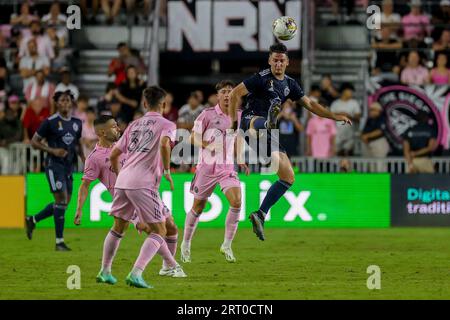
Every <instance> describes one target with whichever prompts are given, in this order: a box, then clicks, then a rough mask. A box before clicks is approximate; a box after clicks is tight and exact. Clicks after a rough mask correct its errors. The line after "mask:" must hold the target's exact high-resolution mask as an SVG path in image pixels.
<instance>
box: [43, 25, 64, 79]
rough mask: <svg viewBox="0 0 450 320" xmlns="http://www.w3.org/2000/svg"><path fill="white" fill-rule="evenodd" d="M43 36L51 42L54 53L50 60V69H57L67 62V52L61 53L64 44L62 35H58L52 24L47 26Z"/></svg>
mask: <svg viewBox="0 0 450 320" xmlns="http://www.w3.org/2000/svg"><path fill="white" fill-rule="evenodd" d="M45 37H47V38H48V40H49V42H50V43H51V44H52V48H53V52H54V53H55V58H54V59H53V61H52V69H53V70H55V71H57V70H58V69H60V68H62V67H64V66H65V65H66V64H67V62H66V55H67V54H63V49H64V48H65V46H66V43H65V40H64V38H63V37H60V36H58V34H57V32H56V29H55V28H54V27H52V26H50V27H48V28H47V33H46V34H45Z"/></svg>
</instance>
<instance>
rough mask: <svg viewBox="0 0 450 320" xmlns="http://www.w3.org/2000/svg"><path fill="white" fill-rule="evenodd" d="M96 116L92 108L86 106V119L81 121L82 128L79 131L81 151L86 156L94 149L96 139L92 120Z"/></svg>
mask: <svg viewBox="0 0 450 320" xmlns="http://www.w3.org/2000/svg"><path fill="white" fill-rule="evenodd" d="M96 118H97V117H96V114H95V110H94V108H92V107H89V108H87V109H86V121H85V122H84V123H83V130H82V131H81V145H82V146H83V152H84V154H85V155H86V156H88V155H89V154H90V153H91V152H92V150H94V148H95V144H96V143H97V141H98V138H97V135H96V134H95V128H94V121H95V119H96Z"/></svg>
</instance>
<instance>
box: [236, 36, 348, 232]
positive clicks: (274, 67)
mask: <svg viewBox="0 0 450 320" xmlns="http://www.w3.org/2000/svg"><path fill="white" fill-rule="evenodd" d="M268 62H269V65H270V68H269V69H265V70H263V71H261V72H259V73H257V74H255V75H253V76H251V77H250V78H248V79H246V80H244V81H243V82H241V83H240V84H239V85H237V86H236V88H234V89H233V91H232V92H231V97H230V100H231V101H230V115H231V118H232V121H233V126H232V128H233V129H237V124H238V113H237V109H238V104H239V101H241V98H242V97H243V96H247V104H246V106H245V108H244V110H243V112H242V116H241V119H240V128H241V129H242V130H243V131H244V132H245V131H247V130H249V129H253V130H256V131H258V130H264V129H265V130H267V131H266V132H263V134H266V137H267V140H266V141H267V148H268V150H269V151H270V156H271V160H272V161H275V162H276V163H277V164H278V168H277V175H278V177H279V180H278V181H277V182H275V183H274V184H273V185H272V186H271V187H270V189H269V190H268V191H267V194H266V197H265V198H264V200H263V202H262V203H261V206H260V208H259V210H257V211H255V212H253V213H251V214H250V217H249V218H250V220H251V222H252V224H253V231H254V232H255V233H256V236H257V237H258V238H259V239H260V240H264V238H265V237H264V220H265V217H266V214H267V212H269V210H270V208H271V207H272V206H273V205H274V204H275V203H276V202H277V201H278V200H279V199H280V198H281V197H282V196H283V194H284V193H285V192H286V191H287V190H288V189H289V188H290V187H291V186H292V184H293V183H294V170H293V169H292V164H291V162H290V160H289V158H288V156H287V155H286V151H285V150H284V148H283V146H282V145H280V144H279V143H278V141H275V139H274V141H272V134H271V130H274V129H277V120H278V115H279V113H280V112H281V106H282V105H283V103H284V102H286V100H288V99H290V100H292V101H298V102H299V103H300V104H301V105H302V106H303V107H304V108H306V109H307V110H309V111H311V112H312V113H314V114H316V115H318V116H319V117H324V118H329V119H332V120H335V121H342V122H343V124H349V125H351V124H352V123H351V120H350V119H349V118H347V117H346V116H344V115H341V114H335V113H333V112H331V111H329V110H328V109H327V108H325V107H323V106H322V105H320V104H319V103H317V102H314V101H312V100H310V99H309V98H308V97H307V96H305V94H304V92H303V90H302V88H301V87H300V85H299V84H298V83H297V81H295V80H294V79H293V78H291V77H289V76H288V75H286V74H285V72H286V67H287V66H288V65H289V57H288V52H287V48H286V46H285V45H284V44H281V43H277V44H274V45H272V46H271V47H270V52H269V61H268ZM274 143H276V144H277V148H275V149H274V150H271V149H269V148H270V147H271V145H272V146H273V144H274Z"/></svg>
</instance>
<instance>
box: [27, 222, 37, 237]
mask: <svg viewBox="0 0 450 320" xmlns="http://www.w3.org/2000/svg"><path fill="white" fill-rule="evenodd" d="M25 228H26V232H27V238H28V239H29V240H31V238H32V237H33V231H34V229H35V228H36V224H35V223H34V221H33V217H26V218H25Z"/></svg>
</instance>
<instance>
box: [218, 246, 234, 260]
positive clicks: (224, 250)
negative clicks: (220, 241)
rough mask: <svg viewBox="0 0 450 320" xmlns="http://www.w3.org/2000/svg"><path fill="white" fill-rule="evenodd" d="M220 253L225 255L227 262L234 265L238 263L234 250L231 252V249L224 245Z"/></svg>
mask: <svg viewBox="0 0 450 320" xmlns="http://www.w3.org/2000/svg"><path fill="white" fill-rule="evenodd" d="M220 252H221V253H223V254H224V255H225V260H227V261H228V262H231V263H234V262H236V258H235V257H234V254H233V250H231V247H226V246H224V245H222V246H221V247H220Z"/></svg>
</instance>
